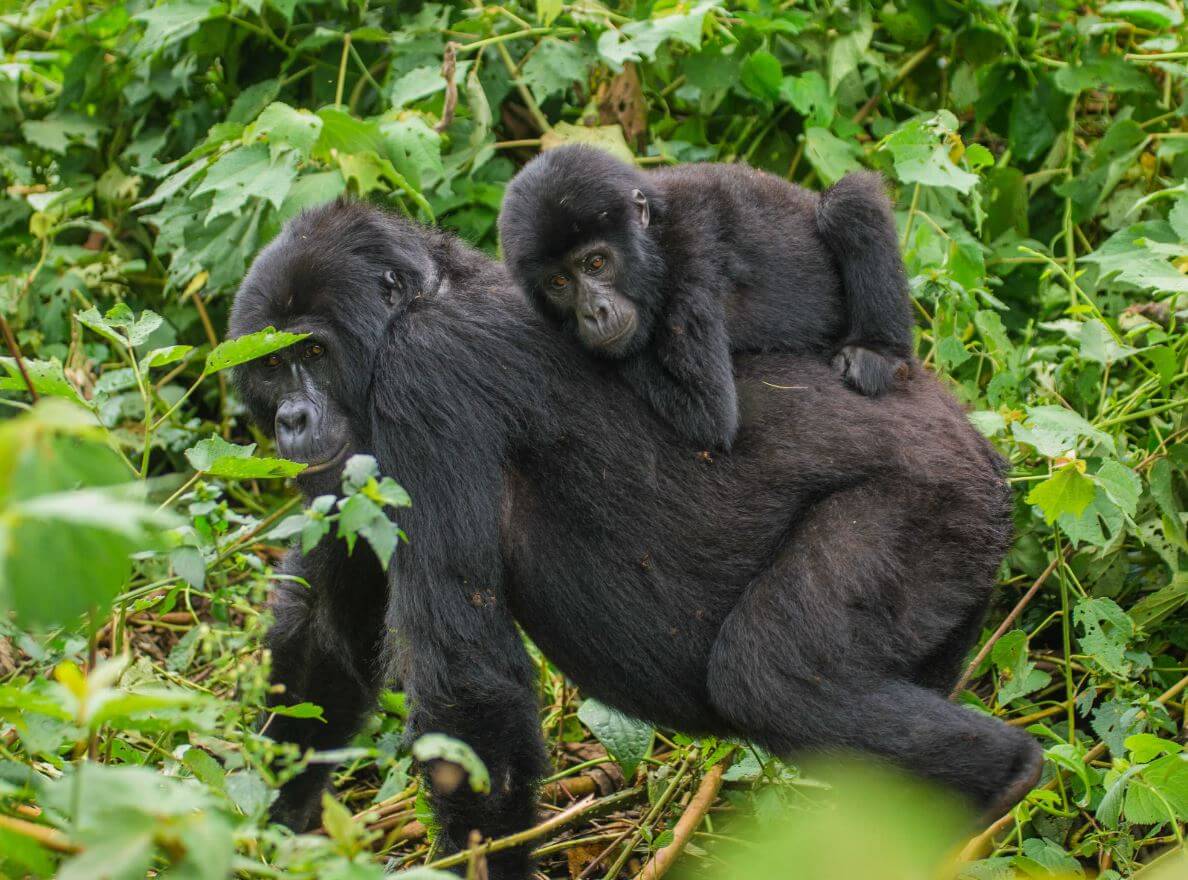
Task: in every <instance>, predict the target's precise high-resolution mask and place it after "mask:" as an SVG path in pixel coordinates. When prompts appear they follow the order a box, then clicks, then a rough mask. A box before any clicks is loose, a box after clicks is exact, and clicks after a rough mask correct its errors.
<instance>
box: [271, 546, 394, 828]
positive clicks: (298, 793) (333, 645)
mask: <svg viewBox="0 0 1188 880" xmlns="http://www.w3.org/2000/svg"><path fill="white" fill-rule="evenodd" d="M358 555H362V552H360V553H359V554H358ZM286 567H287V568H290V569H296V568H304V569H305V574H306V577H307V579H308V580H309V583H310V586H309V587H305V586H301V585H298V584H294V583H282V584H281V585H280V586H278V587H277V589H276V591H275V592H274V593H273V597H272V602H271V607H272V612H273V616H274V618H275V623H274V624H273V627H272V629H270V630H269V632H268V639H267V643H268V647H269V650H270V652H271V654H272V683H273V684H274V685H277V684H279V685H283V691H281V692H280V693H275V694H273V695H271V696H270V698H269V702H270V704H271V705H280V706H291V705H294V704H296V703H303V702H310V703H314V704H316V705H318V706H321V707H322V714H323V717H324V718H325V721H319V720H317V719H313V718H290V717H287V716H284V715H269V716H266V720H265V725H266V726H265V728H264V733H266V734H267V735H268V736H270V737H272V738H273V739H275V740H277V741H278V742H287V743H295V744H296V745H297V746H298V747H299V748H300V749H301V750H302V751H305V750H308V749H315V750H317V751H326V750H329V749H336V748H340V747H342V746H343V745H345V744H346V743H347V742H348V741H349V740H350V738H351V737H352V736H353V735H354V734H355V732H356V731H357V730H358V727H359V724H360V723H361V722H362V720H363V718H364V717H365V716H366V714H367V712H369V711H370V710H371V709H372V707H373V705H374V703H375V695H376V690H377V684H378V677H379V676H378V666H377V663H376V653H377V652H376V648H377V646H378V644H379V639H380V633H381V627H382V619H383V618H382V615H383V611H382V608H380V609H370V610H369V609H368V608H367V607H366V604H365V603H363V602H360V603H359V605H358V607H356V608H355V609H353V610H352V609H348V608H345V607H343V606H344V600H346V602H347V603H349V599H350V598H351V596H352V594H353V593H354V591H353V590H350V591H346V590H344V592H345V593H346V595H345V596H344V595H341V594H340V595H335V594H334V590H335V589H337V588H339V587H343V586H345V585H343V584H340V583H338V582H337V581H336V579H333V578H332V579H331V580H329V581H327V582H324V583H319V582H318V578H316V577H315V576H314V575H313V574H311V572H315V571H317V570H318V568H319V567H317V566H306V565H303V564H302V563H297V565H290V566H286ZM358 568H359V564H358V560H351V563H350V564H345V565H343V569H344V570H345V571H348V572H349V571H350V570H352V569H358ZM376 568H377V569H378V566H376ZM356 573H359V572H356ZM351 586H353V587H355V588H356V589H357V588H359V587H362V586H364V584H363V583H361V582H359V581H355V582H354V583H353V584H352V585H351ZM377 586H378V587H379V588H380V589H381V590H382V589H385V588H386V585H385V583H384V581H383V580H382V578H381V580H380V581H379V582H378V585H377ZM348 613H349V617H344V615H347V614H348ZM332 769H333V768H332V767H331V766H330V765H327V764H312V765H310V766H309V767H308V768H307V769H306V770H305V771H304V772H302V773H301V774H299V775H298V776H296V777H294V778H293V779H291V780H290V781H289V782H287V783H285V785H284V786H283V787H282V788H281V791H280V795H279V797H278V798H277V800H276V802H275V803H274V804H273V805H272V818H273V820H274V821H276V822H280V823H282V824H284V825H287V826H288V827H290V828H292V829H293V830H294V831H305V830H307V829H309V828H310V827H312V826H314V825H316V824H317V821H318V818H319V816H320V815H321V813H320V810H321V795H322V792H323V791H324V790H325V789H326V785H327V782H328V780H329V776H330V771H331V770H332Z"/></svg>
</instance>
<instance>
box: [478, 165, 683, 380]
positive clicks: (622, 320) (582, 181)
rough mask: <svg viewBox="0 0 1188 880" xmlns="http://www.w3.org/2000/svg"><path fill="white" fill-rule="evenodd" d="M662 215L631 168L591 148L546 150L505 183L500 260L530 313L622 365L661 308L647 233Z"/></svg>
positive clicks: (659, 270) (658, 269) (657, 269)
mask: <svg viewBox="0 0 1188 880" xmlns="http://www.w3.org/2000/svg"><path fill="white" fill-rule="evenodd" d="M662 210H663V208H662V206H661V205H660V203H659V201H658V197H657V194H656V193H655V192H654V190H653V188H652V187H651V186H650V184H649V181H648V178H647V175H646V174H643V173H641V172H640V171H639V170H638V169H636V168H635V167H634V166H633V165H628V164H626V163H624V162H620V161H619V160H618V159H615V158H614V157H613V156H611V155H610V154H608V153H606V152H605V151H603V150H599V149H595V148H593V147H585V146H567V147H559V148H557V149H553V150H548V151H546V152H544V153H541V154H540V155H539V156H537V157H536V158H535V159H533V160H532V161H531V162H529V163H528V164H527V165H525V166H524V169H523V170H522V171H521V172H520V173H519V174H517V175H516V177H515V178H514V179H513V180H512V182H511V183H510V184H509V185H508V188H507V193H506V195H505V196H504V200H503V208H502V210H501V212H500V217H499V236H500V240H501V243H502V245H503V257H504V260H505V262H506V263H507V267H508V269H509V270H510V271H511V273H512V275H513V277H515V279H516V281H517V282H518V283H519V284H520V286H521V287H522V288H523V289H524V292H525V293H526V294H527V295H528V297H529V299H530V300H531V301H532V303H533V305H534V306H535V307H536V309H537V311H538V312H540V313H541V314H543V315H545V316H546V317H548V318H551V319H552V320H553V321H554V322H555V323H557V324H559V325H561V326H563V327H566V328H567V329H569V330H570V331H571V332H573V333H574V334H575V335H576V336H577V338H578V339H579V340H580V341H581V343H582V345H584V346H585V347H586V348H588V349H590V350H591V351H592V352H595V353H596V354H601V355H605V356H607V357H626V356H627V355H630V354H634V353H635V352H637V351H639V350H640V349H641V348H643V347H644V346H645V345H646V344H647V342H648V340H649V339H650V338H651V335H652V328H653V326H654V322H655V318H656V315H657V313H658V312H659V309H660V306H661V305H662V299H661V293H662V291H661V288H662V285H661V279H662V278H663V273H664V259H663V256H662V254H661V253H660V251H659V248H658V247H657V244H656V241H655V236H654V235H653V229H651V228H650V226H651V224H652V223H653V221H654V220H655V219H656V217H657V214H658V213H659V212H661V211H662Z"/></svg>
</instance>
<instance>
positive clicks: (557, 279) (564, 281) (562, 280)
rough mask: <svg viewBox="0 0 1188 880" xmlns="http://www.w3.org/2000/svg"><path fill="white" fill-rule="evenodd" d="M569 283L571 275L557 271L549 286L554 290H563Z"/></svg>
mask: <svg viewBox="0 0 1188 880" xmlns="http://www.w3.org/2000/svg"><path fill="white" fill-rule="evenodd" d="M568 285H569V276H568V275H562V274H561V273H557V274H556V275H554V276H553V277H552V278H550V279H549V286H550V287H552V288H553V289H554V290H562V289H564V288H565V287H567V286H568Z"/></svg>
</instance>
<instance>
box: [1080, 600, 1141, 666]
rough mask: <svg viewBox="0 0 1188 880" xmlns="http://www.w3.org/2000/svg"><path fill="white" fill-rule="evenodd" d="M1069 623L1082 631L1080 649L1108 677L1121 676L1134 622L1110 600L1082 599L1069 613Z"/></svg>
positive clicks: (1126, 664) (1125, 663)
mask: <svg viewBox="0 0 1188 880" xmlns="http://www.w3.org/2000/svg"><path fill="white" fill-rule="evenodd" d="M1073 621H1074V622H1075V623H1076V625H1077V626H1079V627H1080V628H1081V630H1082V635H1081V636H1080V638H1079V642H1080V645H1081V649H1082V650H1083V651H1084V652H1085V653H1086V654H1088V655H1090V656H1091V657H1092V658H1093V660H1095V661H1096V662H1097V663H1098V664H1099V665H1100V666H1101V667H1102V668H1103V669H1104V670H1105V671H1106V672H1108V673H1110V674H1111V675H1125V674H1126V673H1127V672H1128V671H1129V664H1128V663H1127V662H1126V659H1125V655H1126V646H1127V644H1128V643H1129V641H1130V639H1131V638H1132V637H1133V636H1134V622H1133V621H1132V620H1131V619H1130V617H1128V616H1127V614H1126V612H1125V611H1123V610H1122V609H1121V608H1119V607H1118V604H1117V603H1116V602H1115V601H1114V600H1113V599H1107V598H1105V597H1104V596H1102V597H1098V598H1086V599H1081V600H1079V601H1078V602H1077V605H1076V607H1075V608H1074V609H1073Z"/></svg>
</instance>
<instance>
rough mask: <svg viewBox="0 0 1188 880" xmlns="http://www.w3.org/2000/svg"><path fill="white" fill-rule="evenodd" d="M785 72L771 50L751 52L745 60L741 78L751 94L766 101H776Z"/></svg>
mask: <svg viewBox="0 0 1188 880" xmlns="http://www.w3.org/2000/svg"><path fill="white" fill-rule="evenodd" d="M783 78H784V72H783V70H781V69H780V62H779V60H778V59H777V58H776V57H775V56H774V55H772V54H771V53H770V52H763V51H759V52H751V53H750V54H749V55H747V57H746V58H745V59H744V60H743V63H742V70H741V71H740V75H739V79H740V81H741V82H742V84H743V87H744V88H746V89H747V91H749V92H750V93H751V94H753V95H755V96H757V97H759V98H762V99H763V100H765V101H774V100H776V98H778V97H779V96H780V88H781V86H782V85H783Z"/></svg>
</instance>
